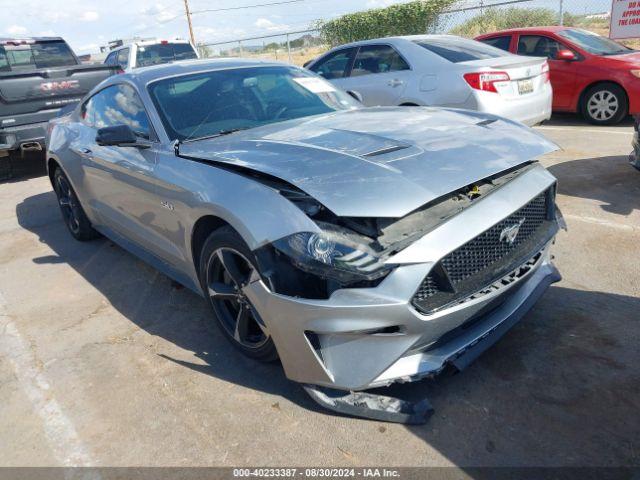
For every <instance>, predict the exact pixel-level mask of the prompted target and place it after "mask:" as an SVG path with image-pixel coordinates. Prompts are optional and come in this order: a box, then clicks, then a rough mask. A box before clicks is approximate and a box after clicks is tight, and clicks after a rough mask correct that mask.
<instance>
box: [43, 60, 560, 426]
mask: <svg viewBox="0 0 640 480" xmlns="http://www.w3.org/2000/svg"><path fill="white" fill-rule="evenodd" d="M555 149H556V147H555V145H553V144H552V143H550V142H549V141H547V140H546V139H545V138H544V137H542V136H540V135H539V134H537V133H535V132H534V131H532V130H530V129H529V128H527V127H525V126H523V125H521V124H518V123H515V122H512V121H509V120H505V119H503V118H500V117H496V116H491V115H486V114H480V113H477V112H468V111H457V110H447V109H432V108H426V107H424V108H423V107H417V108H412V109H407V108H401V107H388V108H387V107H385V108H362V107H361V105H359V104H358V103H357V102H356V101H355V100H353V99H352V98H351V97H350V96H349V95H347V94H345V93H343V92H342V91H339V90H337V89H336V88H335V87H334V86H332V85H331V84H330V83H328V82H326V81H325V80H323V79H322V78H320V77H318V76H316V75H315V74H312V73H310V72H308V71H305V70H303V69H300V68H296V67H292V66H289V65H283V64H278V63H262V62H253V61H244V60H212V61H194V62H186V63H176V64H172V65H161V66H157V67H149V68H144V69H140V70H137V71H136V72H135V73H130V74H124V75H117V76H114V77H111V78H110V79H108V80H106V81H105V82H103V83H102V84H100V85H99V86H98V87H96V88H95V89H94V90H93V91H92V92H91V93H90V94H89V95H87V97H86V98H85V99H84V100H83V101H82V102H81V103H80V104H79V105H78V107H77V108H76V109H75V110H74V111H73V112H71V113H69V114H68V115H66V116H63V117H60V118H58V119H56V120H54V121H52V123H51V125H50V128H49V135H48V138H47V159H48V171H49V176H50V178H51V181H52V184H53V188H54V190H55V192H56V194H57V197H58V200H59V203H60V209H61V211H62V216H63V218H64V221H65V222H66V225H67V226H68V228H69V231H70V232H71V234H72V235H73V236H74V237H75V238H76V239H78V240H89V239H92V238H95V237H96V236H98V235H99V234H103V235H105V236H107V237H109V238H111V239H112V240H113V241H115V242H117V243H118V244H120V245H121V246H122V247H124V248H126V249H128V250H130V251H131V252H133V253H134V254H136V255H138V256H140V257H141V258H143V259H144V260H146V261H148V262H149V263H151V264H152V265H154V266H155V267H157V268H158V269H159V270H161V271H162V272H164V273H166V274H167V275H168V276H170V277H172V278H174V279H175V280H177V281H179V282H181V283H182V284H184V285H185V286H187V287H189V288H191V289H192V290H194V291H195V292H197V293H198V294H200V295H202V296H204V297H205V298H206V300H207V301H208V302H209V304H210V306H211V309H212V319H213V320H214V321H215V322H216V323H217V324H218V325H219V326H220V330H221V331H222V333H223V334H224V335H225V336H226V337H227V338H228V339H229V341H230V342H231V343H232V344H233V345H234V346H235V347H237V348H238V349H239V350H240V351H241V352H242V353H244V354H246V355H248V356H250V357H253V358H256V359H258V360H262V361H272V360H275V359H276V358H279V359H280V361H281V362H282V365H283V367H284V370H285V372H286V375H287V377H288V378H290V379H291V380H294V381H297V382H300V383H302V384H304V385H305V388H306V389H307V391H308V392H309V393H310V394H311V395H312V397H313V398H314V399H315V400H316V401H318V402H320V403H322V404H324V405H326V406H328V407H329V408H333V409H334V410H337V411H341V412H344V413H349V414H356V415H363V416H369V417H373V418H381V419H388V420H393V421H405V422H408V423H412V422H416V421H419V418H422V419H424V418H426V415H427V412H429V411H430V408H429V407H428V404H426V403H425V402H426V400H425V402H418V403H417V404H415V403H410V402H406V401H404V400H401V399H395V398H392V397H387V396H381V395H374V394H373V393H371V392H366V391H365V390H367V389H371V388H373V387H380V386H386V385H389V384H391V383H393V382H407V381H413V380H417V379H420V378H424V377H427V376H432V375H435V374H437V373H439V372H440V371H442V370H443V369H444V368H445V367H447V366H453V367H455V368H457V369H462V368H464V367H465V366H466V365H467V364H469V363H470V362H471V361H472V360H473V359H474V358H476V357H477V356H478V355H479V354H480V353H481V352H482V351H484V350H485V349H486V348H488V346H490V345H491V344H493V343H494V342H495V341H496V340H497V339H498V338H499V337H500V336H501V335H502V334H503V333H505V331H507V330H508V329H509V328H510V327H511V326H513V325H514V324H515V323H516V322H517V321H518V320H519V319H520V318H521V317H522V316H523V315H524V313H526V312H527V311H528V310H529V309H530V307H531V306H532V305H533V304H534V303H535V302H536V301H537V300H538V298H539V297H540V296H541V295H542V294H543V292H544V291H545V290H546V288H547V287H548V286H549V285H550V284H551V283H553V282H556V281H558V280H559V279H560V276H559V274H558V272H557V270H556V268H555V267H554V266H553V264H552V263H551V257H550V254H549V247H550V244H551V243H552V242H553V239H554V237H555V234H556V233H557V231H558V225H559V223H560V222H561V217H559V213H558V211H557V209H556V207H555V201H554V199H555V191H556V180H555V179H554V177H553V176H552V175H551V174H549V173H548V172H547V170H545V169H544V168H543V167H542V166H541V165H540V164H539V163H538V162H537V161H536V158H537V157H539V156H540V155H542V154H545V153H547V152H551V151H553V150H555ZM98 232H99V233H98ZM176 328H179V326H176ZM417 419H418V420H417Z"/></svg>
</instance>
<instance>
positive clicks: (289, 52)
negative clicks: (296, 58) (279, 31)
mask: <svg viewBox="0 0 640 480" xmlns="http://www.w3.org/2000/svg"><path fill="white" fill-rule="evenodd" d="M287 55H288V56H289V63H291V43H289V34H288V33H287Z"/></svg>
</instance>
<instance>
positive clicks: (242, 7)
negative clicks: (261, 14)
mask: <svg viewBox="0 0 640 480" xmlns="http://www.w3.org/2000/svg"><path fill="white" fill-rule="evenodd" d="M299 2H304V0H285V1H282V2H271V3H258V4H256V5H242V6H240V7H228V8H215V9H208V10H194V11H193V12H191V13H192V14H194V15H195V14H196V13H208V12H226V11H229V10H242V9H244V8H258V7H270V6H272V5H284V4H285V3H299Z"/></svg>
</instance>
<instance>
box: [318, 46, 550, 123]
mask: <svg viewBox="0 0 640 480" xmlns="http://www.w3.org/2000/svg"><path fill="white" fill-rule="evenodd" d="M306 67H307V68H308V69H309V70H311V71H313V72H316V73H318V74H319V75H322V76H323V77H324V78H325V79H327V80H330V81H331V82H332V83H334V84H335V85H336V86H338V87H339V88H341V89H343V90H346V91H350V92H352V94H353V95H355V96H356V98H358V99H361V100H362V102H363V103H364V104H365V105H367V106H375V105H428V106H444V107H451V108H465V109H470V110H477V111H480V112H487V113H492V114H495V115H500V116H504V117H507V118H510V119H512V120H517V121H520V122H522V123H525V124H527V125H535V124H537V123H540V122H542V121H544V120H548V119H549V118H551V103H552V99H553V92H552V89H551V83H550V82H549V65H548V64H547V61H546V59H545V58H536V57H533V58H532V57H522V56H518V55H513V54H511V53H508V52H505V51H503V50H500V49H498V48H494V47H491V46H489V45H485V44H483V43H480V42H476V41H475V40H468V39H465V38H461V37H456V36H453V35H417V36H406V37H389V38H380V39H376V40H367V41H363V42H356V43H351V44H348V45H342V46H340V47H336V48H334V49H333V50H331V51H329V52H328V53H326V54H325V55H323V56H322V57H320V58H318V59H316V60H314V61H312V62H310V63H308V64H307V65H306Z"/></svg>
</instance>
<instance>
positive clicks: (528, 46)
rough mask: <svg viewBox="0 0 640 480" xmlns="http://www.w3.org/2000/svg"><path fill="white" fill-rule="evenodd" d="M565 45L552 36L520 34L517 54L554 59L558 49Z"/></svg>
mask: <svg viewBox="0 0 640 480" xmlns="http://www.w3.org/2000/svg"><path fill="white" fill-rule="evenodd" d="M564 48H565V47H564V46H563V45H562V44H561V43H559V42H558V41H556V40H554V39H553V38H549V37H545V36H542V35H520V38H519V40H518V55H526V56H527V57H547V58H550V59H555V58H556V54H557V53H558V51H559V50H563V49H564Z"/></svg>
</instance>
